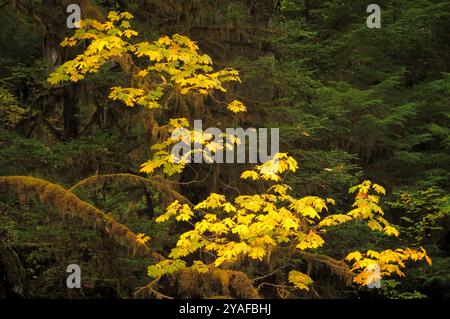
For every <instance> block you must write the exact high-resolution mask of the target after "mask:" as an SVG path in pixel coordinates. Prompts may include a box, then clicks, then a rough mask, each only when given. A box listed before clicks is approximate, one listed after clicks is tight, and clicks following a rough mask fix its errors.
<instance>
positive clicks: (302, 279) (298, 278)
mask: <svg viewBox="0 0 450 319" xmlns="http://www.w3.org/2000/svg"><path fill="white" fill-rule="evenodd" d="M288 279H289V282H290V283H291V284H293V285H294V286H295V287H296V288H298V289H303V290H306V291H309V287H310V286H311V285H312V283H313V280H312V279H311V277H309V276H308V275H307V274H304V273H301V272H299V271H296V270H293V271H291V272H289V276H288Z"/></svg>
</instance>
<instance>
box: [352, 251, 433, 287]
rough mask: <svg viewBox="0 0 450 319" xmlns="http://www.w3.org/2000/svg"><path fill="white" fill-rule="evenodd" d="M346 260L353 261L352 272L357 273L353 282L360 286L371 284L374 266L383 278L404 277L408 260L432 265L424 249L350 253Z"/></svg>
mask: <svg viewBox="0 0 450 319" xmlns="http://www.w3.org/2000/svg"><path fill="white" fill-rule="evenodd" d="M345 260H346V261H348V262H352V261H353V265H352V271H354V272H356V273H357V274H356V276H355V277H354V278H353V282H355V283H357V284H360V285H367V284H370V282H369V280H370V277H371V271H372V270H373V269H372V268H373V266H377V267H378V268H379V271H380V273H379V276H380V278H379V279H381V278H385V277H390V276H392V275H394V274H395V275H397V276H400V277H404V276H405V274H404V273H403V271H402V270H403V269H404V268H405V267H406V262H407V261H408V260H412V261H419V260H425V261H426V262H427V264H429V265H431V263H432V261H431V258H430V257H429V256H428V255H427V253H426V251H425V249H423V248H422V247H421V248H420V249H419V250H415V249H410V248H406V249H395V250H392V249H388V250H385V251H382V252H376V251H373V250H369V251H367V252H366V253H361V252H359V251H354V252H352V253H349V254H348V255H347V257H345Z"/></svg>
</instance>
